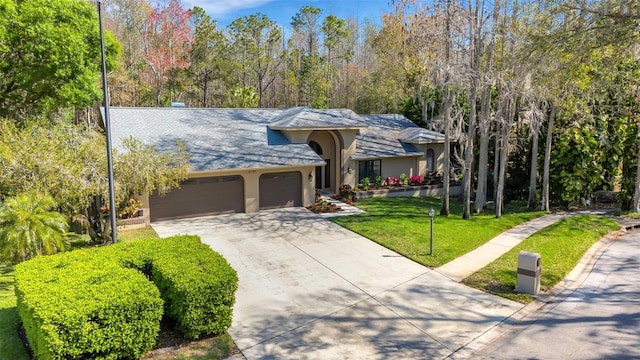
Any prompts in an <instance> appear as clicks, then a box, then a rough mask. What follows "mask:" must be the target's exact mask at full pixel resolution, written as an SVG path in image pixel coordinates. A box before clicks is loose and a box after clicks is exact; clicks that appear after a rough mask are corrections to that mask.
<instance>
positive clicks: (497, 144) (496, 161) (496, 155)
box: [493, 119, 502, 208]
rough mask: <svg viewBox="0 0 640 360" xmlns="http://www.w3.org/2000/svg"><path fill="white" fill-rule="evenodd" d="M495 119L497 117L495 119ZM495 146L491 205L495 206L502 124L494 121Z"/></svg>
mask: <svg viewBox="0 0 640 360" xmlns="http://www.w3.org/2000/svg"><path fill="white" fill-rule="evenodd" d="M496 120H497V119H496ZM495 130H496V132H495V147H494V150H493V206H494V208H495V206H496V201H497V198H496V195H497V194H498V175H499V174H500V139H501V138H502V124H501V123H500V122H499V121H496V129H495Z"/></svg>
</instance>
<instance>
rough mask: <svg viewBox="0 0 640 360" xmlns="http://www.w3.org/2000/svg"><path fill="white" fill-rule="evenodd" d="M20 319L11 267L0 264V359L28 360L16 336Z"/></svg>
mask: <svg viewBox="0 0 640 360" xmlns="http://www.w3.org/2000/svg"><path fill="white" fill-rule="evenodd" d="M18 324H20V317H19V316H18V309H17V308H16V296H15V294H14V292H13V266H8V265H5V264H0V359H11V360H23V359H24V360H29V355H28V354H27V351H26V350H25V348H24V345H22V341H21V340H20V337H19V336H18V332H17V329H18Z"/></svg>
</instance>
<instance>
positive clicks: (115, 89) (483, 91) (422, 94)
mask: <svg viewBox="0 0 640 360" xmlns="http://www.w3.org/2000/svg"><path fill="white" fill-rule="evenodd" d="M31 3H35V2H33V1H29V0H25V1H21V2H18V3H14V2H13V1H10V0H0V14H2V16H0V71H1V72H2V74H3V77H2V79H1V80H0V91H1V92H3V94H4V95H5V96H3V97H1V99H0V115H1V116H5V117H7V118H9V119H13V120H14V121H15V122H20V121H23V120H22V119H25V118H27V117H33V116H37V115H44V116H45V117H47V118H49V119H57V120H59V119H65V118H66V119H70V120H73V121H75V122H76V123H92V122H94V121H95V119H96V118H97V116H96V114H97V112H96V110H95V109H97V106H98V105H99V99H100V97H99V91H98V90H99V83H98V80H97V79H98V74H99V73H98V64H97V63H96V65H95V67H93V65H91V63H90V61H89V60H95V59H96V56H97V54H96V53H95V52H96V51H97V50H96V49H97V48H96V46H95V45H96V36H97V33H95V32H92V31H90V30H88V29H91V30H96V26H95V25H94V22H95V21H96V16H95V14H91V13H90V12H91V8H92V6H95V4H90V3H88V2H84V1H81V0H55V1H51V2H49V3H48V4H49V5H48V7H46V8H45V7H37V6H31V7H30V6H27V5H28V4H31ZM69 4H71V5H73V6H76V7H77V8H75V7H72V6H70V5H69ZM315 4H318V3H315ZM84 5H86V6H84ZM390 5H391V6H390V8H389V9H390V10H389V11H388V12H387V13H383V14H380V18H379V19H368V20H364V21H358V19H353V18H345V19H343V18H340V17H337V16H335V15H333V14H330V13H327V12H325V11H324V10H323V9H321V8H318V7H315V6H307V5H305V6H301V7H300V9H299V11H298V12H297V13H296V14H295V15H294V16H293V17H292V19H291V22H290V23H288V24H278V23H275V22H274V21H273V20H271V19H269V18H268V17H267V16H266V15H264V14H260V13H255V14H252V15H250V16H245V17H241V18H238V19H236V20H235V21H233V22H231V23H230V24H229V25H228V26H224V27H223V26H221V25H220V24H219V23H218V22H217V21H216V19H214V18H211V17H210V16H209V15H207V14H206V13H205V11H204V10H202V9H200V8H197V7H196V8H193V9H188V8H185V5H184V4H183V3H181V2H180V0H163V1H159V2H155V1H153V2H152V1H147V0H107V1H105V2H104V6H105V13H104V15H105V17H106V18H105V23H106V28H107V29H108V30H109V34H108V36H107V38H108V53H109V67H110V69H111V70H110V73H109V85H110V100H111V105H113V106H169V105H170V104H171V102H183V103H185V104H186V106H189V107H276V108H284V107H293V106H311V107H316V108H350V109H353V110H354V111H356V112H358V113H402V114H404V115H406V116H407V117H408V118H410V119H411V120H413V121H414V122H415V123H417V124H418V125H420V126H424V127H427V128H430V129H434V130H437V131H440V132H442V133H444V134H445V136H446V141H447V143H449V144H450V146H446V147H445V148H446V149H447V150H448V151H450V153H449V158H450V159H451V161H450V162H447V163H446V164H445V168H446V169H448V171H445V172H444V174H442V175H443V179H444V181H445V184H448V181H447V180H448V179H450V180H460V181H462V184H463V189H464V191H463V198H462V199H461V200H462V201H463V203H464V209H465V211H464V215H463V216H464V217H465V218H469V217H470V216H471V215H472V214H473V213H474V212H481V211H483V210H484V209H485V208H486V206H487V204H488V203H493V204H495V208H496V215H497V216H498V217H499V216H500V215H501V211H502V206H503V204H504V202H505V201H510V200H524V201H527V202H528V204H529V206H530V207H531V208H540V207H542V208H543V209H546V210H547V211H548V210H549V207H550V206H551V205H554V204H555V205H562V206H567V205H576V204H579V203H580V202H581V199H590V198H591V197H592V194H593V193H594V191H597V190H616V191H618V194H619V200H620V201H621V203H622V204H623V206H625V207H627V208H631V209H634V210H637V209H638V200H639V199H640V187H639V185H640V168H639V167H638V166H637V165H638V163H640V151H639V147H640V142H639V141H638V139H639V136H640V127H639V124H638V121H639V118H638V117H639V111H638V110H639V106H638V105H639V102H638V100H639V98H638V84H637V81H638V80H637V79H638V78H639V77H638V75H639V74H640V71H639V70H640V69H639V64H638V37H639V35H640V32H639V27H638V21H639V19H640V2H639V1H638V0H632V1H622V0H600V1H591V2H587V1H581V0H568V1H559V0H544V1H531V0H495V1H493V2H486V1H484V0H436V1H434V2H421V1H412V0H393V1H392V2H391V4H390ZM43 9H47V10H46V11H45V10H43ZM47 11H48V12H47ZM69 12H73V16H72V15H70V14H69ZM47 14H56V16H57V17H51V16H46V15H47ZM50 19H53V20H50ZM69 21H73V22H74V24H76V25H74V26H73V27H71V26H70V27H69V29H67V28H64V27H63V28H60V27H58V28H56V27H55V24H60V23H67V22H69ZM34 22H35V23H42V24H43V25H42V26H51V29H50V30H51V31H50V32H47V33H46V34H44V35H46V36H49V37H51V40H50V42H51V43H54V44H56V42H62V44H63V45H64V46H58V52H59V54H58V55H57V57H55V58H52V57H49V58H47V57H44V56H43V55H42V54H43V52H42V51H43V49H46V45H44V44H41V41H44V40H47V39H48V38H46V37H43V36H39V37H38V38H34V37H33V32H29V31H28V27H29V24H32V23H34ZM49 22H51V25H50V24H49ZM16 29H17V30H16ZM63 30H64V31H63ZM20 31H22V32H20ZM41 35H43V34H41ZM71 35H73V36H71ZM76 35H77V36H76ZM73 41H82V44H80V43H75V42H73ZM29 52H31V53H32V54H33V55H34V56H32V57H25V56H18V54H24V53H29ZM27 60H28V61H27ZM38 61H40V62H38ZM80 65H82V67H79V66H80ZM60 74H69V75H68V76H67V77H64V76H60ZM35 75H38V76H39V77H38V78H35ZM73 75H77V76H75V77H74V76H73ZM65 81H66V82H65ZM29 88H30V89H33V90H34V91H29V90H28V89H29ZM52 89H56V90H57V91H51V90H52ZM441 213H443V214H448V197H445V198H444V199H443V206H442V209H441Z"/></svg>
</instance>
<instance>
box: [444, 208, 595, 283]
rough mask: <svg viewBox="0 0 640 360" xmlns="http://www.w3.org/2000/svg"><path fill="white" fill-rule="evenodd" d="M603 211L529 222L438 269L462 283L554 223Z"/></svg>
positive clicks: (574, 213)
mask: <svg viewBox="0 0 640 360" xmlns="http://www.w3.org/2000/svg"><path fill="white" fill-rule="evenodd" d="M603 213H604V212H603V211H598V210H593V211H579V212H570V213H565V212H563V213H554V214H549V215H545V216H542V217H539V218H537V219H533V220H531V221H527V222H525V223H523V224H520V225H518V226H515V227H513V228H511V229H509V230H507V231H505V232H503V233H502V234H500V235H498V236H496V237H495V238H493V239H491V240H489V242H487V243H485V244H484V245H482V246H480V247H478V248H476V249H475V250H473V251H471V252H468V253H466V254H465V255H462V256H460V257H459V258H457V259H455V260H452V261H450V262H448V263H446V264H444V265H442V266H440V267H439V268H437V269H436V271H437V272H439V273H440V274H442V275H444V276H446V277H448V278H449V279H451V280H455V281H458V282H459V281H462V280H463V279H465V278H467V277H469V276H470V275H471V274H473V273H475V272H476V271H478V270H480V269H482V268H483V267H485V266H487V265H489V264H490V263H491V262H493V261H494V260H496V259H497V258H499V257H500V256H502V254H504V253H506V252H507V251H509V250H511V249H512V248H513V247H515V246H516V245H518V244H519V243H521V242H522V241H523V240H524V239H526V238H528V237H529V236H531V235H533V234H535V233H536V232H538V231H540V230H541V229H544V228H545V227H547V226H549V225H552V224H553V223H555V222H557V221H559V220H561V219H562V218H565V217H568V216H575V215H579V214H599V215H601V214H603Z"/></svg>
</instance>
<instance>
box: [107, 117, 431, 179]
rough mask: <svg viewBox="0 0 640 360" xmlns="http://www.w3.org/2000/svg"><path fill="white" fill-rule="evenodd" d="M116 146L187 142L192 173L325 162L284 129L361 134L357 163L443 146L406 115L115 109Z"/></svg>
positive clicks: (166, 146) (417, 153) (160, 146)
mask: <svg viewBox="0 0 640 360" xmlns="http://www.w3.org/2000/svg"><path fill="white" fill-rule="evenodd" d="M110 120H111V135H112V139H113V145H114V147H116V148H119V147H121V146H122V140H123V139H126V138H128V137H134V138H136V139H138V140H141V141H142V142H144V143H147V144H155V145H156V146H157V148H158V150H159V151H166V150H168V149H170V148H173V147H174V146H175V145H176V144H177V142H178V141H182V142H183V143H184V144H185V145H186V147H187V150H188V151H189V153H190V154H191V170H192V171H211V170H223V169H252V168H271V167H273V168H277V167H288V166H318V165H322V164H324V161H323V160H322V159H321V158H320V157H319V156H318V155H317V154H316V153H315V152H314V151H313V150H312V149H311V148H310V147H309V146H308V145H307V144H293V143H291V142H290V141H289V140H288V139H287V138H286V137H285V136H284V135H283V134H282V133H281V131H288V130H323V129H325V130H347V129H351V130H354V129H355V130H359V134H358V135H357V136H356V154H355V156H354V157H353V159H354V160H365V159H376V158H385V157H402V156H422V155H423V152H422V151H421V150H419V149H418V148H416V147H415V146H414V144H423V143H428V142H441V141H440V139H441V137H442V134H439V133H436V132H433V131H429V130H426V129H422V128H420V127H418V126H417V125H415V124H414V123H412V122H411V121H410V120H408V119H407V118H405V117H404V116H401V115H358V114H356V113H354V112H353V111H351V110H347V109H328V110H318V109H310V108H304V107H297V108H292V109H286V110H281V109H213V108H207V109H193V108H119V107H112V108H111V109H110Z"/></svg>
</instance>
